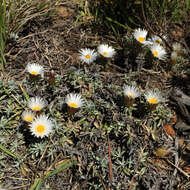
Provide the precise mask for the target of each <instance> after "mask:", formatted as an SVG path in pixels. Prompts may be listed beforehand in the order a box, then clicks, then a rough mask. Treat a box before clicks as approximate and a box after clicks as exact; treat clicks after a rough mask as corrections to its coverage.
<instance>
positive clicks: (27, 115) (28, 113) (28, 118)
mask: <svg viewBox="0 0 190 190" xmlns="http://www.w3.org/2000/svg"><path fill="white" fill-rule="evenodd" d="M34 117H35V114H34V113H33V112H31V111H24V112H23V113H22V119H23V120H24V121H26V122H32V120H33V119H34Z"/></svg>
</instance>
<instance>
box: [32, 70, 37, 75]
mask: <svg viewBox="0 0 190 190" xmlns="http://www.w3.org/2000/svg"><path fill="white" fill-rule="evenodd" d="M30 74H31V75H38V72H37V71H31V72H30Z"/></svg>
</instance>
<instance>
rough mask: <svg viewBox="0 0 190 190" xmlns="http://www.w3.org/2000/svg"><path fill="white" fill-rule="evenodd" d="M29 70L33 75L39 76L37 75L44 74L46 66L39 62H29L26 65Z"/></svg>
mask: <svg viewBox="0 0 190 190" xmlns="http://www.w3.org/2000/svg"><path fill="white" fill-rule="evenodd" d="M26 70H27V72H29V73H30V74H31V75H34V76H37V75H43V73H44V68H43V67H42V66H41V65H39V64H35V63H33V64H28V65H27V67H26Z"/></svg>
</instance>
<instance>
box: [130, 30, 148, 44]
mask: <svg viewBox="0 0 190 190" xmlns="http://www.w3.org/2000/svg"><path fill="white" fill-rule="evenodd" d="M147 33H148V31H147V30H144V29H141V28H138V29H135V31H134V33H133V36H134V38H135V39H136V40H137V41H138V42H140V43H141V44H145V42H146V36H147Z"/></svg>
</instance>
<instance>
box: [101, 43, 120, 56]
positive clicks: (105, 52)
mask: <svg viewBox="0 0 190 190" xmlns="http://www.w3.org/2000/svg"><path fill="white" fill-rule="evenodd" d="M98 53H99V54H100V55H102V56H103V57H106V58H112V57H113V56H114V55H115V54H116V51H115V49H114V48H113V47H112V46H108V45H107V44H101V45H99V46H98Z"/></svg>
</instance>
